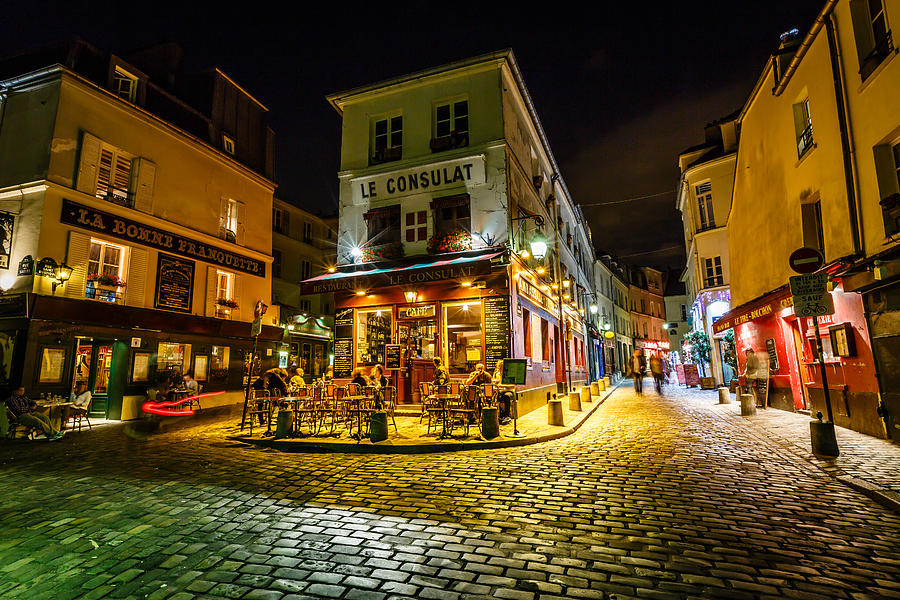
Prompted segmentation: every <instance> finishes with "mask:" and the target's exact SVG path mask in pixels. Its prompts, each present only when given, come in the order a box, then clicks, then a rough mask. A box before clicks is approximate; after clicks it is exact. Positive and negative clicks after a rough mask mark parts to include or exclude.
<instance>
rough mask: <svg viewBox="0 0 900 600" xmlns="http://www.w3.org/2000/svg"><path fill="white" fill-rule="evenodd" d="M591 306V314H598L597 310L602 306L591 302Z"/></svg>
mask: <svg viewBox="0 0 900 600" xmlns="http://www.w3.org/2000/svg"><path fill="white" fill-rule="evenodd" d="M590 308H591V314H592V315H596V314H597V311H598V310H600V308H599V307H598V306H597V305H596V304H593V303H592V304H591V307H590Z"/></svg>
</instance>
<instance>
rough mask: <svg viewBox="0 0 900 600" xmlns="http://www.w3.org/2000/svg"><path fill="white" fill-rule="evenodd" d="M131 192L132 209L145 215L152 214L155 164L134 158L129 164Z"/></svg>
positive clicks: (144, 159) (140, 158)
mask: <svg viewBox="0 0 900 600" xmlns="http://www.w3.org/2000/svg"><path fill="white" fill-rule="evenodd" d="M131 174H132V179H131V192H132V193H133V194H134V207H135V208H136V209H137V210H139V211H141V212H145V213H147V214H153V187H154V185H155V184H156V164H155V163H154V162H153V161H150V160H147V159H146V158H142V157H138V158H135V159H134V160H133V161H132V163H131Z"/></svg>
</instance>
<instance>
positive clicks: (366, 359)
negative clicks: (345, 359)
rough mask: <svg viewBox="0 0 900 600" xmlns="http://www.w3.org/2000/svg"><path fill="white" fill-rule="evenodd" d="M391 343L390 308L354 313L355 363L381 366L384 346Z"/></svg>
mask: <svg viewBox="0 0 900 600" xmlns="http://www.w3.org/2000/svg"><path fill="white" fill-rule="evenodd" d="M390 343H391V308H390V307H389V306H388V307H385V308H376V309H372V310H358V311H356V362H357V363H359V364H362V365H378V364H380V365H383V364H384V346H385V344H390Z"/></svg>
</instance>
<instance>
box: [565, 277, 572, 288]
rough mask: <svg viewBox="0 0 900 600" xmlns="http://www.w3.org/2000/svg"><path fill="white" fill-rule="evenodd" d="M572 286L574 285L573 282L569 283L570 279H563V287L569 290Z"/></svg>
mask: <svg viewBox="0 0 900 600" xmlns="http://www.w3.org/2000/svg"><path fill="white" fill-rule="evenodd" d="M570 285H572V282H571V281H569V280H568V279H563V287H564V288H567V287H569V286H570Z"/></svg>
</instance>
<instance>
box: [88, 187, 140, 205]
mask: <svg viewBox="0 0 900 600" xmlns="http://www.w3.org/2000/svg"><path fill="white" fill-rule="evenodd" d="M96 195H97V197H98V198H100V199H101V200H106V201H107V202H112V203H113V204H118V205H119V206H124V207H126V208H134V192H130V191H128V190H126V189H122V188H117V187H112V186H107V187H106V189H102V190H97V194H96Z"/></svg>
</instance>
